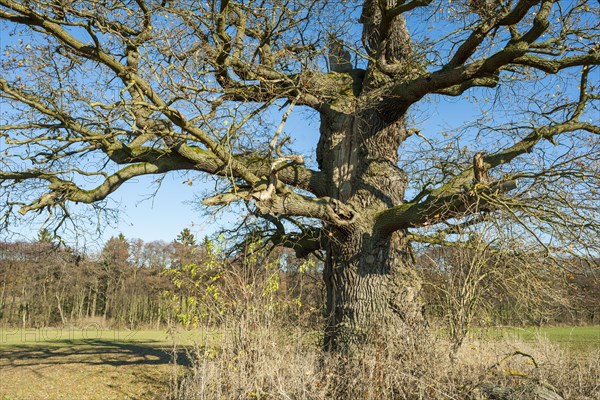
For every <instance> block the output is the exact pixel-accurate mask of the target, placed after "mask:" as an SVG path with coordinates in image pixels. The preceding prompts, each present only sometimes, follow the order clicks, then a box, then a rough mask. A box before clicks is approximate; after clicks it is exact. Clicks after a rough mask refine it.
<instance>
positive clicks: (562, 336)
mask: <svg viewBox="0 0 600 400" xmlns="http://www.w3.org/2000/svg"><path fill="white" fill-rule="evenodd" d="M487 332H488V333H489V334H491V336H492V337H496V338H499V337H515V338H517V339H519V340H522V341H524V342H532V341H536V340H538V339H548V340H549V341H550V342H552V343H557V344H560V345H561V346H563V347H565V348H566V349H569V350H575V351H587V350H595V349H598V348H600V326H576V327H573V326H557V327H527V328H515V327H506V328H494V329H491V330H489V331H487Z"/></svg>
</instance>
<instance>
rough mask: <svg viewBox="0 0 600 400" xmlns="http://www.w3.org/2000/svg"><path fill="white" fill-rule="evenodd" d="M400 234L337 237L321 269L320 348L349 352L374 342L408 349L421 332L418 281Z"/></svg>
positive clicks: (347, 234) (419, 286)
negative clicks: (324, 317)
mask: <svg viewBox="0 0 600 400" xmlns="http://www.w3.org/2000/svg"><path fill="white" fill-rule="evenodd" d="M410 260H411V258H410V255H409V249H408V245H407V243H406V240H405V239H404V238H403V235H402V234H401V233H396V234H394V235H392V237H381V238H377V237H372V236H371V235H370V234H369V233H368V232H361V231H355V232H351V233H338V234H337V235H335V237H334V238H333V240H332V241H331V245H330V248H329V249H328V254H327V260H326V264H325V273H324V277H325V283H326V289H327V322H326V323H327V325H326V330H325V343H324V344H325V348H326V349H327V350H332V351H342V352H347V351H352V349H353V348H354V347H355V346H362V345H364V344H368V343H376V342H377V341H388V340H390V339H392V340H400V341H402V342H403V343H407V344H410V343H411V342H412V341H414V339H415V337H416V336H417V335H418V334H421V333H422V329H423V327H424V319H423V315H422V303H421V301H420V297H419V292H420V288H421V285H420V280H419V277H418V275H417V274H416V272H415V270H414V267H413V265H412V263H411V261H410Z"/></svg>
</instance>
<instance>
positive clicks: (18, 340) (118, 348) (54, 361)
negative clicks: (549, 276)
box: [0, 326, 600, 400]
mask: <svg viewBox="0 0 600 400" xmlns="http://www.w3.org/2000/svg"><path fill="white" fill-rule="evenodd" d="M475 335H477V333H475ZM205 337H206V335H205V333H202V332H197V331H192V332H189V331H185V332H177V333H176V334H169V333H167V332H166V331H156V330H139V331H129V330H102V329H97V328H93V327H88V328H75V327H71V328H64V329H41V330H33V329H28V330H21V329H2V328H0V400H37V399H40V400H41V399H52V400H54V399H56V400H58V399H65V400H66V399H69V400H71V399H90V400H95V399H98V400H112V399H115V400H116V399H154V398H157V397H160V395H161V394H163V393H165V392H166V391H167V390H168V387H169V381H170V379H171V378H172V377H174V375H175V374H177V373H179V372H181V371H183V370H184V368H185V365H186V364H187V363H188V360H187V358H186V357H185V356H183V355H182V354H183V353H182V352H180V354H179V356H177V364H179V365H180V366H179V367H176V366H175V365H174V358H175V357H174V352H173V349H174V347H177V348H178V349H179V350H182V349H183V348H184V347H187V346H191V345H193V344H194V343H195V342H196V341H202V340H203V339H204V338H205ZM211 337H215V335H214V334H212V335H211ZM485 337H486V338H487V339H486V340H494V338H498V339H499V338H501V337H517V338H518V339H520V340H522V341H533V342H535V341H536V340H539V338H547V339H548V340H549V341H551V342H555V343H559V344H560V345H561V346H565V348H568V349H571V350H574V351H582V352H587V351H588V350H589V351H592V350H595V349H598V348H600V326H594V327H556V328H501V329H494V330H487V331H485ZM217 340H218V339H217Z"/></svg>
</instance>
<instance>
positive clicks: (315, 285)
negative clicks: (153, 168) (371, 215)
mask: <svg viewBox="0 0 600 400" xmlns="http://www.w3.org/2000/svg"><path fill="white" fill-rule="evenodd" d="M471 242H472V246H471V247H468V248H455V247H449V246H440V245H436V246H429V247H423V248H420V249H416V250H415V255H414V257H415V261H416V264H417V265H419V271H420V272H421V273H422V274H423V275H424V278H426V279H425V281H426V282H428V284H427V285H426V286H425V287H424V297H425V301H426V304H427V306H426V307H427V313H428V314H429V315H430V317H429V319H430V320H434V321H443V322H444V323H446V324H447V326H448V328H449V329H448V332H449V334H450V336H451V337H452V339H453V342H454V343H455V344H456V346H457V348H458V347H460V344H461V343H462V339H463V338H464V335H465V334H466V332H467V329H468V327H469V326H470V325H471V324H472V323H476V324H478V325H506V324H511V325H519V324H549V323H569V324H573V323H598V322H599V321H600V275H599V274H598V272H599V263H598V260H597V259H596V260H593V259H592V260H588V261H582V259H577V260H576V261H575V259H574V258H573V259H568V258H565V259H564V260H561V262H560V263H557V262H556V260H548V259H546V258H545V257H543V255H541V254H529V255H527V256H526V257H515V256H514V255H513V254H510V255H509V253H507V252H506V253H504V252H502V251H499V250H498V249H497V248H494V247H492V246H490V245H489V244H485V242H484V240H483V238H478V237H474V238H472V239H471ZM321 273H322V267H321V263H320V262H318V261H316V259H314V260H309V261H306V260H302V261H301V260H298V259H296V258H295V256H294V255H293V254H292V253H290V252H288V251H287V250H284V249H280V248H275V249H271V250H270V251H267V250H266V249H265V248H262V247H260V243H251V244H247V245H246V246H245V247H244V248H243V249H242V250H240V251H238V252H237V253H235V254H234V255H231V253H228V252H226V251H225V250H224V249H223V248H222V247H221V242H220V241H219V240H213V241H210V240H208V239H205V240H204V241H203V242H200V243H198V241H197V240H196V238H195V237H194V235H193V234H192V233H191V232H190V231H189V230H188V229H184V230H183V231H182V232H181V233H180V234H179V235H178V237H177V239H175V240H174V241H172V242H170V243H167V242H163V241H153V242H144V241H142V240H141V239H133V240H127V239H126V238H125V237H124V236H123V235H120V236H118V237H113V238H111V239H109V240H108V241H107V242H106V243H105V245H104V247H103V249H102V251H101V252H100V253H99V254H97V255H95V256H91V255H88V256H84V255H81V254H77V253H75V252H73V251H72V250H70V249H69V248H66V247H64V246H60V245H58V244H56V243H54V242H53V241H52V237H51V236H50V235H49V234H48V232H46V231H42V232H41V233H40V235H39V237H38V240H37V241H34V242H13V243H6V242H5V243H0V324H2V325H5V326H23V327H44V326H52V325H60V324H67V323H81V322H84V321H87V322H89V323H99V324H100V323H101V324H103V325H109V324H110V325H116V326H120V327H129V328H134V327H139V326H154V327H164V326H169V325H173V324H181V325H183V326H185V327H195V326H198V325H199V324H204V323H207V322H208V323H210V324H219V323H222V322H224V321H226V319H227V317H228V316H231V315H235V316H236V317H241V318H243V315H244V314H245V313H247V312H250V311H256V309H257V308H259V309H260V311H261V312H260V315H261V316H262V317H263V318H269V319H271V320H275V319H277V320H278V321H279V322H281V321H285V322H286V323H294V324H298V323H300V322H302V323H308V324H312V325H313V326H316V321H317V320H318V319H320V318H321V310H322V292H323V290H322V289H323V288H322V276H321ZM266 322H269V321H266Z"/></svg>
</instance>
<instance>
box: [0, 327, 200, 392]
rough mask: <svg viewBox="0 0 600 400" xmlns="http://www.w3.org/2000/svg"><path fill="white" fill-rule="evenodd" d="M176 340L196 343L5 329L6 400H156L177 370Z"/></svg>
mask: <svg viewBox="0 0 600 400" xmlns="http://www.w3.org/2000/svg"><path fill="white" fill-rule="evenodd" d="M175 340H177V341H179V342H181V343H183V344H189V343H191V337H185V336H181V337H179V338H176V339H174V338H173V337H171V336H170V335H168V334H167V333H166V331H129V330H100V329H90V328H87V329H84V328H74V327H72V328H65V329H40V330H33V329H27V330H21V329H0V400H17V399H18V400H34V399H69V400H71V399H98V400H100V399H106V400H111V399H152V398H155V397H157V396H158V395H160V394H161V393H164V392H165V391H166V390H167V388H168V383H169V379H170V378H171V377H172V376H173V374H174V373H176V371H177V369H176V368H175V367H174V364H173V358H174V357H173V345H174V342H175ZM185 361H186V360H185V359H184V358H182V357H179V360H178V363H181V364H185Z"/></svg>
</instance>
